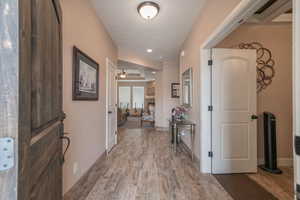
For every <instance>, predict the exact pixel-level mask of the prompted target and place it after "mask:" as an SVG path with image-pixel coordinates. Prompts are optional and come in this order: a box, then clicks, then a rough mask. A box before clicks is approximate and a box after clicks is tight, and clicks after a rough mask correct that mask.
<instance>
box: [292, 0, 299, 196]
mask: <svg viewBox="0 0 300 200" xmlns="http://www.w3.org/2000/svg"><path fill="white" fill-rule="evenodd" d="M299 35H300V1H299V0H293V139H294V138H295V136H300V103H299V102H300V56H299V55H300V38H299ZM293 144H294V142H293ZM293 149H294V181H295V186H296V184H297V183H298V184H300V157H299V156H297V155H296V154H295V146H293ZM295 191H297V190H296V188H295ZM298 192H299V191H298ZM295 193H296V192H295ZM295 199H296V197H295Z"/></svg>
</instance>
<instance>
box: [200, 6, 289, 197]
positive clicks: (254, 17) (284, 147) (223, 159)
mask: <svg viewBox="0 0 300 200" xmlns="http://www.w3.org/2000/svg"><path fill="white" fill-rule="evenodd" d="M268 2H269V1H260V2H258V3H257V4H256V5H252V7H249V8H248V9H244V8H243V6H245V5H246V4H247V3H246V2H245V5H243V3H241V7H240V8H239V9H241V10H244V13H243V14H241V13H242V12H241V13H239V12H238V10H239V9H237V10H236V11H237V12H236V13H234V12H233V14H232V15H231V16H229V18H228V19H226V20H228V21H226V20H225V21H226V22H229V21H238V22H239V23H236V24H234V25H232V24H230V23H228V24H227V25H226V22H225V23H224V24H223V25H224V26H223V27H222V28H221V29H223V32H222V31H220V30H221V29H220V30H219V33H216V34H215V35H214V37H212V38H213V39H210V40H208V42H207V43H206V44H205V45H204V48H203V49H202V54H201V55H202V62H203V65H204V66H207V67H206V68H205V69H203V73H202V77H203V80H204V82H203V84H204V90H203V92H208V93H211V96H210V97H206V98H203V102H202V106H203V109H205V107H207V105H212V106H213V112H203V113H202V118H203V117H204V116H205V117H206V120H207V122H208V124H210V126H206V125H204V127H203V130H205V131H209V132H211V135H210V136H207V135H206V136H204V137H203V139H204V140H205V139H207V141H210V142H211V143H209V144H211V145H207V146H206V147H205V146H204V147H202V150H204V151H203V155H204V153H205V152H207V150H209V151H211V152H213V157H212V158H209V159H208V160H207V161H208V162H207V163H206V164H202V171H204V172H205V170H207V172H210V173H213V174H234V173H242V174H244V175H247V177H248V178H250V179H251V180H254V181H255V182H256V183H258V184H259V185H260V186H262V187H263V188H264V189H266V190H267V191H269V188H270V187H268V186H270V185H272V186H274V188H276V189H275V192H274V188H273V191H269V192H270V193H272V194H273V195H274V196H276V197H277V198H279V199H294V195H295V192H294V179H293V178H294V173H293V172H294V169H293V164H294V161H293V123H292V122H293V109H294V107H293V81H292V80H293V57H292V55H293V21H292V19H293V17H292V16H293V9H292V7H293V5H292V1H278V2H281V4H280V5H279V4H278V2H277V3H275V2H276V1H274V2H273V4H270V5H268V7H266V3H268ZM263 7H265V8H264V10H263V11H262V10H261V8H263ZM259 10H261V11H260V12H258V11H259ZM253 13H254V14H253ZM232 31H233V32H232ZM221 32H222V33H221ZM231 32H232V33H231ZM244 54H248V55H247V56H246V55H244ZM251 54H252V58H251ZM253 54H254V55H255V57H254V58H253ZM208 60H212V63H211V62H208V63H205V62H207V61H208ZM211 64H212V66H210V65H211ZM250 65H251V66H250ZM251 67H252V68H251ZM253 70H254V71H253ZM252 72H254V73H252ZM209 74H210V76H209ZM205 76H206V77H205ZM253 78H254V79H253ZM250 82H251V83H250ZM253 88H254V90H253ZM253 91H254V92H253ZM266 113H268V114H270V113H272V114H273V115H274V116H275V118H276V126H275V128H276V133H275V134H274V133H273V135H275V136H276V139H277V143H276V142H275V144H273V146H275V147H276V148H277V156H276V152H275V150H274V148H273V149H272V152H270V153H271V155H270V156H273V157H274V156H275V159H277V165H278V168H279V169H280V170H281V171H282V172H283V173H282V174H280V175H279V174H273V173H269V172H266V171H264V170H262V169H260V168H258V166H259V165H264V164H265V159H266V155H267V154H265V151H267V150H268V148H266V145H264V144H265V142H266V140H268V138H266V136H265V135H264V134H265V131H266V126H265V127H264V125H266V121H264V114H266ZM243 114H245V116H243ZM207 117H208V118H207ZM203 119H204V118H203ZM273 129H274V127H273ZM269 139H270V138H269ZM273 143H274V142H273ZM265 148H266V150H265ZM269 149H270V148H269ZM248 173H252V174H248ZM217 179H218V178H217ZM218 180H219V179H218ZM221 181H222V180H221ZM227 181H228V179H227ZM221 184H222V183H221ZM225 188H226V187H225ZM229 190H230V189H229ZM229 192H232V191H229ZM233 192H234V191H233ZM233 196H234V195H233Z"/></svg>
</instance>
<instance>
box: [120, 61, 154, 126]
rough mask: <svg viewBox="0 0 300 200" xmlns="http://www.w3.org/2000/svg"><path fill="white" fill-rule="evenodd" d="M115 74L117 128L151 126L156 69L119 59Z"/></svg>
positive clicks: (152, 123) (152, 121) (152, 124)
mask: <svg viewBox="0 0 300 200" xmlns="http://www.w3.org/2000/svg"><path fill="white" fill-rule="evenodd" d="M117 74H118V75H117V77H118V80H117V85H118V86H117V87H118V88H117V105H118V128H119V130H121V131H122V130H123V129H140V128H153V127H154V126H155V87H156V81H155V75H156V70H153V69H151V68H149V67H145V66H140V65H137V64H134V63H130V62H127V61H122V60H119V61H118V70H117Z"/></svg>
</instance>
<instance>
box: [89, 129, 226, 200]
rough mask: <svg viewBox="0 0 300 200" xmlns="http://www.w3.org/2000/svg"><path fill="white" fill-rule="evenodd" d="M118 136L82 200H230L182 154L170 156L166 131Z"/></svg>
mask: <svg viewBox="0 0 300 200" xmlns="http://www.w3.org/2000/svg"><path fill="white" fill-rule="evenodd" d="M120 136H121V139H120V143H119V144H118V145H117V146H116V147H115V148H114V149H113V150H112V152H111V153H110V154H109V157H108V159H107V160H106V161H105V163H103V166H104V167H102V168H101V171H100V173H101V175H100V178H99V179H98V181H97V183H96V184H95V186H94V188H93V189H92V190H91V192H90V193H89V195H88V197H87V198H86V200H102V199H103V200H201V199H203V200H231V199H232V198H231V197H230V196H229V195H228V193H227V192H226V191H224V189H223V188H222V186H221V185H220V184H219V183H218V182H217V180H216V179H215V178H214V177H213V176H211V175H208V174H201V173H199V172H198V170H197V169H196V167H195V166H194V164H193V163H192V161H191V158H190V156H189V155H188V154H187V153H186V152H184V151H180V150H179V152H178V153H177V155H176V156H175V155H174V153H173V152H172V150H171V148H170V143H169V136H168V133H167V132H160V131H155V130H154V129H151V128H148V129H123V130H122V131H121V135H120Z"/></svg>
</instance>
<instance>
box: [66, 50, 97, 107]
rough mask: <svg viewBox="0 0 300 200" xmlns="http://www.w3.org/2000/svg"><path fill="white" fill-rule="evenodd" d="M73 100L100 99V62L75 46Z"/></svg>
mask: <svg viewBox="0 0 300 200" xmlns="http://www.w3.org/2000/svg"><path fill="white" fill-rule="evenodd" d="M72 85H73V95H72V96H73V100H74V101H97V100H99V64H98V63H97V62H96V61H95V60H93V59H92V58H91V57H89V56H88V55H87V54H85V53H83V52H82V51H81V50H79V49H78V48H77V47H76V46H74V47H73V84H72Z"/></svg>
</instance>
